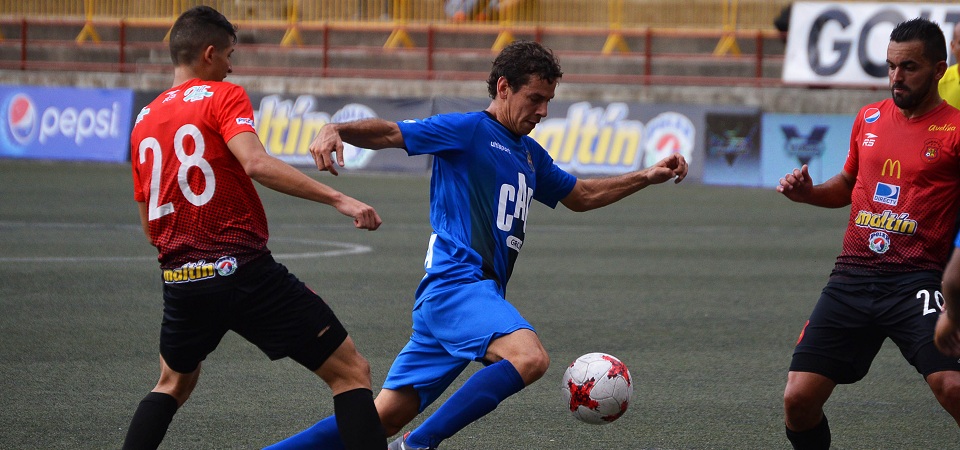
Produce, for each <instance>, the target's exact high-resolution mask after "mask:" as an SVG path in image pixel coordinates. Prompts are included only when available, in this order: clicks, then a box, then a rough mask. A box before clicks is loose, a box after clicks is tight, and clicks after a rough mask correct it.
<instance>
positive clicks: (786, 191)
mask: <svg viewBox="0 0 960 450" xmlns="http://www.w3.org/2000/svg"><path fill="white" fill-rule="evenodd" d="M812 190H813V180H812V179H811V178H810V169H809V168H808V167H807V165H806V164H804V165H803V166H802V167H800V168H799V169H793V171H792V172H787V174H786V175H784V176H783V178H781V179H780V184H779V185H777V192H779V193H781V194H783V195H785V196H786V197H787V198H789V199H790V200H793V201H795V202H799V201H803V199H805V198H807V197H808V196H809V195H810V191H812Z"/></svg>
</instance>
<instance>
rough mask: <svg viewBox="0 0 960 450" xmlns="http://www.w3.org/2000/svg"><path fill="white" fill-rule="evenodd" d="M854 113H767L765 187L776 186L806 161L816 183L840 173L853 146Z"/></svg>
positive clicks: (763, 160) (763, 124)
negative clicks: (851, 138)
mask: <svg viewBox="0 0 960 450" xmlns="http://www.w3.org/2000/svg"><path fill="white" fill-rule="evenodd" d="M854 118H855V116H853V115H845V114H822V115H814V114H764V115H763V119H762V130H763V151H762V161H761V166H762V170H763V177H762V178H763V179H762V183H763V186H764V187H770V188H773V187H776V186H777V184H778V183H779V181H780V178H781V177H783V176H784V175H785V174H786V173H787V172H790V171H792V170H793V169H795V168H799V167H800V166H801V165H803V164H807V165H808V168H809V170H810V177H811V178H813V182H814V183H815V184H818V183H823V182H824V181H826V180H827V179H829V178H831V177H833V176H834V175H836V174H838V173H840V171H841V170H842V169H843V163H844V162H845V161H846V160H847V151H848V150H849V149H850V132H851V131H852V130H853V121H854Z"/></svg>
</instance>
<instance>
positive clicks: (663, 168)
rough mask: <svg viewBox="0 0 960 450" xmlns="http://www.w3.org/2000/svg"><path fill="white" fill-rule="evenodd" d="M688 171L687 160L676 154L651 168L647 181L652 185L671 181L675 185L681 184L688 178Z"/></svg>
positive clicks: (648, 171) (648, 170)
mask: <svg viewBox="0 0 960 450" xmlns="http://www.w3.org/2000/svg"><path fill="white" fill-rule="evenodd" d="M687 170H688V167H687V160H686V159H685V158H684V157H683V155H681V154H679V153H674V154H672V155H670V156H668V157H666V158H663V159H661V160H660V161H657V163H656V164H654V165H652V166H650V167H649V168H648V169H647V179H648V180H649V181H650V184H659V183H663V182H665V181H667V180H671V179H672V180H673V182H674V183H679V182H681V181H683V179H684V178H686V176H687Z"/></svg>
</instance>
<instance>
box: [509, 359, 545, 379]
mask: <svg viewBox="0 0 960 450" xmlns="http://www.w3.org/2000/svg"><path fill="white" fill-rule="evenodd" d="M509 360H510V363H511V364H513V367H514V368H515V369H517V372H518V373H520V377H521V378H523V381H524V382H525V383H526V384H530V383H533V382H534V381H537V380H539V379H540V377H542V376H543V375H544V374H545V373H547V369H548V368H549V367H550V356H549V355H547V353H546V352H543V351H537V352H528V353H524V354H522V355H518V356H517V357H515V358H509Z"/></svg>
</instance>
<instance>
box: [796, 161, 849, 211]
mask: <svg viewBox="0 0 960 450" xmlns="http://www.w3.org/2000/svg"><path fill="white" fill-rule="evenodd" d="M854 181H856V180H855V179H854V177H853V176H852V175H850V174H848V173H847V172H846V171H843V170H841V171H840V173H839V174H837V175H834V176H833V178H830V179H829V180H827V181H826V182H824V183H823V184H818V185H814V184H813V179H812V178H811V177H810V171H809V168H808V167H807V165H806V164H804V165H803V166H801V167H800V168H799V169H793V171H792V172H787V174H786V175H784V176H783V178H781V179H780V183H779V184H778V185H777V192H779V193H781V194H783V195H784V196H785V197H787V198H789V199H790V200H793V201H795V202H798V203H809V204H811V205H814V206H822V207H825V208H841V207H844V206H847V205H849V204H850V195H851V194H852V193H853V184H854Z"/></svg>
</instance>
